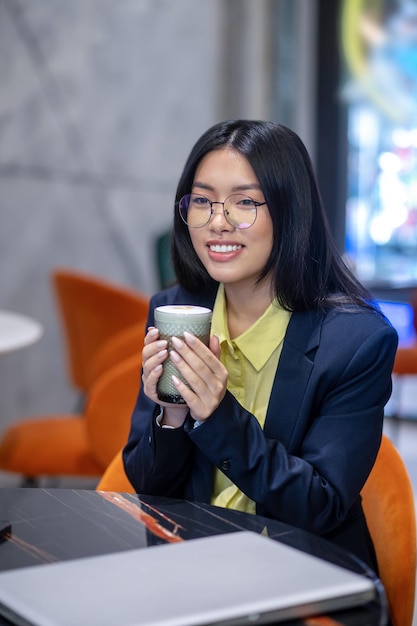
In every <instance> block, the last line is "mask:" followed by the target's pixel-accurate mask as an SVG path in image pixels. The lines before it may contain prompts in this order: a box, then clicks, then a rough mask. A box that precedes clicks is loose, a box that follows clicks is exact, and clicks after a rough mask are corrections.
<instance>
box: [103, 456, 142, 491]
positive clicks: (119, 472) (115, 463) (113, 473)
mask: <svg viewBox="0 0 417 626" xmlns="http://www.w3.org/2000/svg"><path fill="white" fill-rule="evenodd" d="M96 490H97V491H119V492H122V493H135V490H134V488H133V487H132V485H131V483H130V482H129V479H128V477H127V476H126V473H125V468H124V465H123V459H122V450H119V451H118V452H117V454H116V455H115V457H114V458H113V460H112V461H111V463H110V465H109V466H108V467H107V469H106V470H105V472H104V474H103V476H102V477H101V478H100V481H99V483H98V485H97V487H96Z"/></svg>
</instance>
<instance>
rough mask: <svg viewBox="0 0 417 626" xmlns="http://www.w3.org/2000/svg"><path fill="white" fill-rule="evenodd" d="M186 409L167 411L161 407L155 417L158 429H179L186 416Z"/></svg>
mask: <svg viewBox="0 0 417 626" xmlns="http://www.w3.org/2000/svg"><path fill="white" fill-rule="evenodd" d="M187 412H188V409H182V408H181V409H180V408H175V409H172V410H170V409H167V408H166V407H161V412H160V413H159V415H158V416H157V417H156V423H157V425H158V426H159V427H160V428H168V429H172V428H181V426H182V425H183V424H184V420H185V418H186V416H187Z"/></svg>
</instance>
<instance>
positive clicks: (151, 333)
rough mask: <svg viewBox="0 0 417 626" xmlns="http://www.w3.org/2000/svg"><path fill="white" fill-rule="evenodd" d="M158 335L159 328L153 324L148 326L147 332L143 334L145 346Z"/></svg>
mask: <svg viewBox="0 0 417 626" xmlns="http://www.w3.org/2000/svg"><path fill="white" fill-rule="evenodd" d="M158 337H159V330H158V329H157V328H155V326H149V328H148V332H147V333H146V335H145V346H146V345H148V344H149V343H151V342H152V341H155V340H156V339H157V338H158Z"/></svg>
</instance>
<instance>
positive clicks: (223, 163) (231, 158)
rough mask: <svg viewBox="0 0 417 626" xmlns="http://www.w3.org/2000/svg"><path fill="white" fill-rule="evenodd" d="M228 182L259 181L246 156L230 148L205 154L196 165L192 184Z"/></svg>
mask: <svg viewBox="0 0 417 626" xmlns="http://www.w3.org/2000/svg"><path fill="white" fill-rule="evenodd" d="M224 183H229V184H230V185H233V186H236V185H241V184H253V186H254V187H259V181H258V179H257V177H256V175H255V172H254V171H253V169H252V166H251V164H250V163H249V161H248V160H247V158H246V157H245V156H244V155H243V154H241V153H240V152H238V151H237V150H234V149H232V148H227V147H225V148H219V149H217V150H212V151H211V152H209V153H208V154H206V155H205V156H204V157H203V158H202V159H201V161H200V163H199V164H198V166H197V169H196V171H195V175H194V184H202V185H210V186H215V185H217V184H224Z"/></svg>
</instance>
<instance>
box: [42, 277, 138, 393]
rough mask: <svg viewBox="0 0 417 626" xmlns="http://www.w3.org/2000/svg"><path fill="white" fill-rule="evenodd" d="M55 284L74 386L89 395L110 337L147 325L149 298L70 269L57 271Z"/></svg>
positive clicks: (53, 279) (69, 368) (53, 281)
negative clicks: (97, 358) (94, 367)
mask: <svg viewBox="0 0 417 626" xmlns="http://www.w3.org/2000/svg"><path fill="white" fill-rule="evenodd" d="M51 280H52V283H53V287H54V291H55V294H56V298H57V305H58V309H59V311H60V314H61V322H62V324H61V326H62V329H63V334H64V338H65V345H66V348H67V360H68V371H69V375H70V379H71V382H72V384H73V385H74V386H75V387H76V388H77V389H80V390H82V391H83V392H84V393H85V392H87V391H88V389H89V388H90V386H91V383H92V381H93V379H92V374H91V362H92V359H93V357H94V355H95V353H96V352H97V350H98V349H99V348H100V347H101V346H102V345H103V343H104V342H106V341H107V340H108V339H109V338H110V337H112V336H113V335H115V334H116V333H118V332H120V331H122V330H123V329H125V328H126V327H128V326H132V325H133V324H138V323H142V324H143V325H145V323H146V318H147V314H148V306H149V298H148V296H146V295H144V294H142V293H140V292H136V291H134V290H133V289H128V288H124V287H121V286H119V285H115V284H114V283H110V282H106V281H104V280H103V279H101V278H97V277H95V276H90V275H87V274H83V273H80V272H76V271H73V270H68V269H55V270H54V271H53V272H52V273H51Z"/></svg>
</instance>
